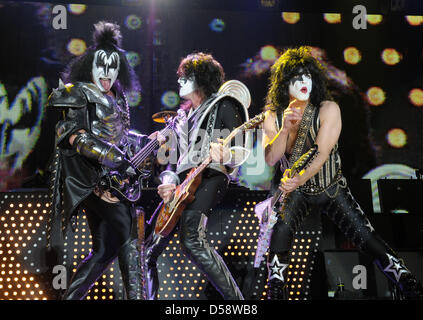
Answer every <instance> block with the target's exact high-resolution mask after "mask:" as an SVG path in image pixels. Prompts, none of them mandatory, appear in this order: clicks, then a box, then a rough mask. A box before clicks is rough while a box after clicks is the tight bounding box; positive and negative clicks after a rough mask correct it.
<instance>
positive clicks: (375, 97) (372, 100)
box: [366, 87, 386, 106]
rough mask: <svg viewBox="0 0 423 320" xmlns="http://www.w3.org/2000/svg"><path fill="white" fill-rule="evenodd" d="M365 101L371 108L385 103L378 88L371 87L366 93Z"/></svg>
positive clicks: (382, 94)
mask: <svg viewBox="0 0 423 320" xmlns="http://www.w3.org/2000/svg"><path fill="white" fill-rule="evenodd" d="M366 96H367V101H368V102H369V104H370V105H372V106H380V105H382V104H383V103H384V102H385V99H386V95H385V92H384V91H383V90H382V88H380V87H371V88H369V89H368V90H367V92H366Z"/></svg>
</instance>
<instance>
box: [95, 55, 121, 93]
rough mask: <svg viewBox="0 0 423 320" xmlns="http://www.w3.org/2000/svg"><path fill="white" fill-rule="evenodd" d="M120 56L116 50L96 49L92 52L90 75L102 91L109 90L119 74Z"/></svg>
mask: <svg viewBox="0 0 423 320" xmlns="http://www.w3.org/2000/svg"><path fill="white" fill-rule="evenodd" d="M119 66H120V58H119V54H118V53H117V52H116V51H111V52H106V51H105V50H97V51H96V52H95V54H94V60H93V69H92V75H93V80H94V83H95V84H96V85H97V87H98V88H99V89H100V90H101V91H102V92H109V91H110V89H111V88H112V86H113V83H114V82H115V81H116V79H117V76H118V74H119Z"/></svg>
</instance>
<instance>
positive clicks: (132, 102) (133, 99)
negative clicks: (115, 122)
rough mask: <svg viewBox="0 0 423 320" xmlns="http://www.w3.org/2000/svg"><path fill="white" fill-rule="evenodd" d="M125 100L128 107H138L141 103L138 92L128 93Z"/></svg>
mask: <svg viewBox="0 0 423 320" xmlns="http://www.w3.org/2000/svg"><path fill="white" fill-rule="evenodd" d="M127 99H128V104H129V106H130V107H138V106H139V104H140V103H141V100H142V96H141V93H140V92H139V91H129V92H128V95H127Z"/></svg>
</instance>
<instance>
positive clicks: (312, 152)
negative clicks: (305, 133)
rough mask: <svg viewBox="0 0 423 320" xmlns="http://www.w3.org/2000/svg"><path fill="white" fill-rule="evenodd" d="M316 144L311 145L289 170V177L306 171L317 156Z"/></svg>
mask: <svg viewBox="0 0 423 320" xmlns="http://www.w3.org/2000/svg"><path fill="white" fill-rule="evenodd" d="M317 149H318V147H317V144H315V145H313V146H312V147H311V148H310V149H309V150H308V151H307V152H306V153H304V154H303V155H302V156H301V157H300V158H299V159H298V160H297V161H295V163H294V164H293V165H292V168H291V175H294V174H297V173H299V172H300V171H301V170H304V169H306V168H307V167H308V166H309V165H310V163H311V161H312V160H313V159H314V157H315V156H316V154H317Z"/></svg>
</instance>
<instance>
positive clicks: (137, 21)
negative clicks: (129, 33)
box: [125, 14, 142, 30]
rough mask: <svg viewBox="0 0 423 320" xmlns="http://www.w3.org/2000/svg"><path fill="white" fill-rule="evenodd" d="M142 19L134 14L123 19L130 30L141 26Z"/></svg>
mask: <svg viewBox="0 0 423 320" xmlns="http://www.w3.org/2000/svg"><path fill="white" fill-rule="evenodd" d="M141 25H142V20H141V18H140V17H138V16H137V15H135V14H131V15H129V16H127V17H126V19H125V26H126V27H127V28H128V29H130V30H137V29H139V28H141Z"/></svg>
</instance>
